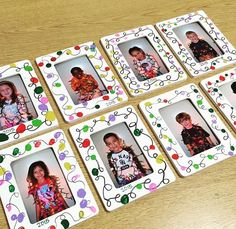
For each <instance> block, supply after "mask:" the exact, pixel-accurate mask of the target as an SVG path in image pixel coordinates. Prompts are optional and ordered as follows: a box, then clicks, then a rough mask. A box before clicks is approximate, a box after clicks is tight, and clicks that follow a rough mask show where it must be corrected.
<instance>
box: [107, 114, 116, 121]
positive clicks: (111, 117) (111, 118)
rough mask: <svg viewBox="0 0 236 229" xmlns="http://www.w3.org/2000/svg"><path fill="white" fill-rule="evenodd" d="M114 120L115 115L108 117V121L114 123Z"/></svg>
mask: <svg viewBox="0 0 236 229" xmlns="http://www.w3.org/2000/svg"><path fill="white" fill-rule="evenodd" d="M115 120H116V116H115V115H112V114H111V115H109V121H111V122H114V121H115Z"/></svg>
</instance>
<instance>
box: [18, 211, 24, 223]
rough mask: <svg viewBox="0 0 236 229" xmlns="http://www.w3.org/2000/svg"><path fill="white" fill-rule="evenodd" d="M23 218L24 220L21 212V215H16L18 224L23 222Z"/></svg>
mask: <svg viewBox="0 0 236 229" xmlns="http://www.w3.org/2000/svg"><path fill="white" fill-rule="evenodd" d="M24 218H25V215H24V213H22V212H21V213H20V214H19V215H18V218H17V221H18V222H19V223H22V222H23V220H24Z"/></svg>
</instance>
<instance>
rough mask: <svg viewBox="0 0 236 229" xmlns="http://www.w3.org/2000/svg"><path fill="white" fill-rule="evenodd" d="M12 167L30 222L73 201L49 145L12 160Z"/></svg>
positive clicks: (45, 216)
mask: <svg viewBox="0 0 236 229" xmlns="http://www.w3.org/2000/svg"><path fill="white" fill-rule="evenodd" d="M42 155H44V157H43V158H44V159H42ZM45 158H46V159H45ZM11 167H12V170H13V173H14V176H15V178H16V182H17V185H18V188H19V190H20V194H21V197H22V199H23V202H24V205H25V208H26V211H27V213H28V216H29V219H30V222H31V223H32V224H33V223H36V222H38V221H40V220H43V219H46V218H48V217H50V216H52V215H54V214H56V213H58V212H61V211H63V210H65V209H67V208H69V207H71V206H73V205H74V204H75V201H74V198H73V196H72V194H71V191H70V189H69V187H68V184H67V182H66V180H65V178H64V175H63V173H62V171H61V169H60V167H59V164H58V162H57V159H56V158H55V155H54V152H53V149H52V148H48V149H45V150H42V151H40V152H37V153H35V154H31V155H30V156H27V157H24V158H22V159H19V160H16V161H13V162H12V164H11Z"/></svg>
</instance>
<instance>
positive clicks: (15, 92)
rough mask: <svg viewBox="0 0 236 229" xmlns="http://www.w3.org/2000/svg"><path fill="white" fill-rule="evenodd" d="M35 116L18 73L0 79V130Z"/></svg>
mask: <svg viewBox="0 0 236 229" xmlns="http://www.w3.org/2000/svg"><path fill="white" fill-rule="evenodd" d="M36 117H37V114H36V111H35V108H34V106H33V104H32V101H31V100H30V97H29V94H28V92H27V90H26V88H25V86H24V84H23V81H22V79H21V77H20V75H15V76H11V77H8V78H6V79H1V80H0V130H5V129H7V128H10V127H14V126H16V125H18V124H20V123H24V122H27V121H30V120H32V119H34V118H36Z"/></svg>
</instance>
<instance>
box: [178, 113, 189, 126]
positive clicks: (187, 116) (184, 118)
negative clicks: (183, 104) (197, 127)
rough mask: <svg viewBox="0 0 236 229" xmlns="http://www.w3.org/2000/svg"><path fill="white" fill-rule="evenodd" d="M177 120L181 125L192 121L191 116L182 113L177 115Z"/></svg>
mask: <svg viewBox="0 0 236 229" xmlns="http://www.w3.org/2000/svg"><path fill="white" fill-rule="evenodd" d="M175 119H176V121H177V122H178V123H179V124H181V123H182V122H183V121H184V120H190V119H191V116H190V115H189V114H187V113H185V112H181V113H179V114H177V115H176V117H175Z"/></svg>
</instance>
